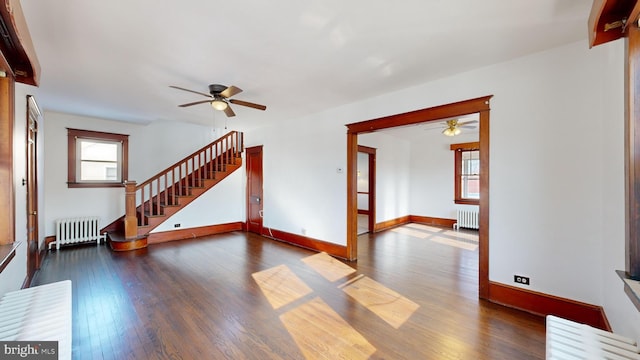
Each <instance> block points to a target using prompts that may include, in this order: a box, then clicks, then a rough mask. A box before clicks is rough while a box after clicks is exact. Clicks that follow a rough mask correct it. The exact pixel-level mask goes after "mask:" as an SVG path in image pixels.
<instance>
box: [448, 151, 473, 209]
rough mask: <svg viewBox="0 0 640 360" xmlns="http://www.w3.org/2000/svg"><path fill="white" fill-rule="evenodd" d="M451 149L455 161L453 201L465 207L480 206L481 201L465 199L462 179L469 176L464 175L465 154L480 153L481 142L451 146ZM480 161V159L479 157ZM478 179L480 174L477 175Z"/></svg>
mask: <svg viewBox="0 0 640 360" xmlns="http://www.w3.org/2000/svg"><path fill="white" fill-rule="evenodd" d="M450 149H451V150H453V152H454V156H455V161H454V175H453V176H454V196H453V201H454V202H455V203H456V204H464V205H480V199H479V198H478V199H474V198H468V197H464V196H463V194H462V187H463V185H462V177H463V176H465V175H469V174H463V172H462V155H463V153H464V152H469V151H478V153H479V152H480V143H479V142H477V141H476V142H469V143H461V144H451V146H450ZM478 161H480V158H479V157H478ZM477 176H478V178H479V177H480V174H479V173H478V174H477Z"/></svg>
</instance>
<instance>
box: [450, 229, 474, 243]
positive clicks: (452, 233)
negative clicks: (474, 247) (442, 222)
mask: <svg viewBox="0 0 640 360" xmlns="http://www.w3.org/2000/svg"><path fill="white" fill-rule="evenodd" d="M444 234H445V235H448V236H453V237H457V238H460V239H466V240H471V241H475V242H478V233H475V234H473V233H465V232H461V231H454V230H447V231H445V232H444Z"/></svg>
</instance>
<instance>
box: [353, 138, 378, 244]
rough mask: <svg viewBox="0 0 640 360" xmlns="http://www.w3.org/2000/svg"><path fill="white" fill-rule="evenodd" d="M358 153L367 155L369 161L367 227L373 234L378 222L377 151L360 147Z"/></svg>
mask: <svg viewBox="0 0 640 360" xmlns="http://www.w3.org/2000/svg"><path fill="white" fill-rule="evenodd" d="M358 152H361V153H365V154H367V159H368V161H369V179H368V181H369V190H368V191H369V198H368V201H369V220H368V222H367V227H368V228H369V232H370V233H372V232H373V231H374V230H375V222H376V149H375V148H372V147H368V146H363V145H358ZM356 206H357V204H356Z"/></svg>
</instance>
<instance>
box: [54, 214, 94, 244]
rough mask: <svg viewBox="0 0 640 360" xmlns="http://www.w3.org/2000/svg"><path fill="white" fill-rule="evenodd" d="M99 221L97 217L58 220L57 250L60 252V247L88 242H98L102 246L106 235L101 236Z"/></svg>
mask: <svg viewBox="0 0 640 360" xmlns="http://www.w3.org/2000/svg"><path fill="white" fill-rule="evenodd" d="M99 220H100V219H99V218H98V217H97V216H87V217H76V218H67V219H58V220H56V249H57V250H59V249H60V245H66V244H76V243H83V242H88V241H96V242H97V243H98V245H100V240H102V239H103V238H104V235H101V234H100V227H99V225H98V222H99ZM49 247H51V245H49Z"/></svg>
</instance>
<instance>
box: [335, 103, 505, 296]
mask: <svg viewBox="0 0 640 360" xmlns="http://www.w3.org/2000/svg"><path fill="white" fill-rule="evenodd" d="M492 97H493V95H488V96H483V97H479V98H475V99H469V100H463V101H459V102H455V103H450V104H445V105H439V106H434V107H430V108H425V109H420V110H415V111H410V112H406V113H402V114H396V115H390V116H385V117H381V118H377V119H371V120H366V121H361V122H357V123H351V124H347V125H345V126H346V127H347V171H346V175H347V252H348V258H349V260H356V259H357V258H358V209H357V196H358V194H357V164H358V134H364V133H370V132H375V131H378V130H382V129H389V128H393V127H397V126H403V125H413V124H420V123H425V122H429V121H438V120H442V119H447V118H452V117H457V116H462V115H468V114H474V113H478V114H479V115H480V124H479V126H480V128H479V132H480V135H479V142H480V205H479V208H480V231H479V235H478V236H479V239H480V246H479V250H478V252H479V255H478V257H479V269H478V296H479V297H480V298H481V299H487V298H488V297H489V170H490V167H489V149H490V146H489V118H490V116H489V113H490V111H491V109H490V106H489V101H490V100H491V98H492ZM374 231H375V230H374Z"/></svg>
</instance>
